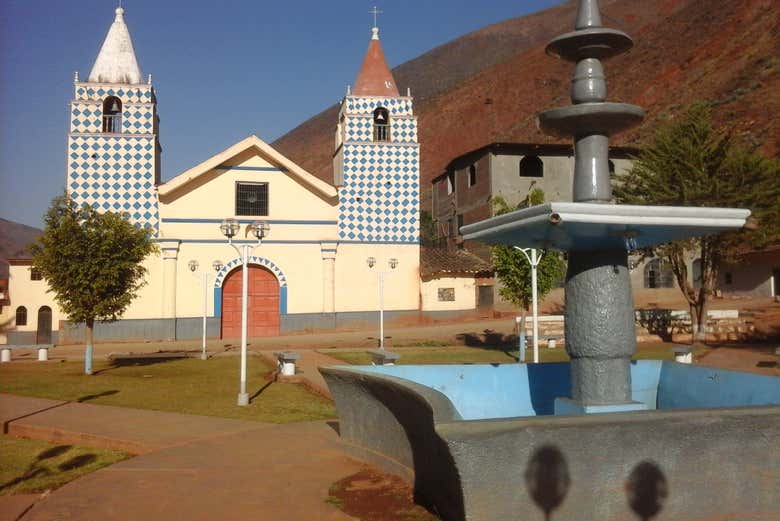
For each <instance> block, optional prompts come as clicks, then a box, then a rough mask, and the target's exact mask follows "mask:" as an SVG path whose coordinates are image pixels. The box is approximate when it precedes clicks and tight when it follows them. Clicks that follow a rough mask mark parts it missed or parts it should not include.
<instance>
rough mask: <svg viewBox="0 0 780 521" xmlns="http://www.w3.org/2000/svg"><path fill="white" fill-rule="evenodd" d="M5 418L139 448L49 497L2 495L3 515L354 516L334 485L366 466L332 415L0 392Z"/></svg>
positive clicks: (50, 433)
mask: <svg viewBox="0 0 780 521" xmlns="http://www.w3.org/2000/svg"><path fill="white" fill-rule="evenodd" d="M0 420H2V422H3V426H4V430H5V431H6V432H8V433H10V434H12V435H29V436H31V437H35V438H38V439H46V440H49V441H53V442H56V443H65V444H70V443H82V444H86V445H95V444H99V445H102V446H105V447H116V448H124V449H125V450H131V452H134V453H138V454H140V455H139V456H137V457H135V458H132V459H130V460H127V461H124V462H121V463H118V464H116V465H112V466H111V467H107V468H104V469H101V470H99V471H97V472H94V473H92V474H89V475H87V476H84V477H82V478H79V479H77V480H75V481H73V482H71V483H69V484H67V485H65V486H64V487H62V488H60V489H58V490H55V491H54V492H52V493H50V494H48V495H46V496H43V497H42V496H27V495H25V496H3V497H0V520H2V521H5V520H13V521H43V520H63V519H74V520H76V519H78V520H79V521H90V520H96V521H97V520H101V521H103V520H107V519H111V520H116V521H123V520H127V521H131V520H133V521H135V520H140V519H143V520H148V521H152V520H157V519H165V520H233V519H236V520H239V519H258V520H266V519H267V520H288V519H289V520H298V519H301V520H325V521H330V520H333V521H338V520H344V521H347V520H350V519H353V518H352V517H350V516H348V515H346V514H344V513H343V512H341V511H340V510H338V509H336V508H335V507H333V506H331V505H329V504H327V503H325V502H324V499H325V498H326V497H327V495H328V488H329V487H330V485H331V484H332V483H334V482H335V481H338V480H339V479H341V478H343V477H345V476H347V475H349V474H352V473H354V472H357V470H359V468H360V464H359V463H357V462H355V461H353V460H350V459H349V458H347V457H346V456H345V455H344V453H343V452H342V451H341V450H340V448H339V445H338V435H337V433H336V432H335V430H334V428H333V427H332V426H331V425H329V424H328V423H327V422H307V423H296V424H287V425H270V424H263V423H256V422H245V421H239V420H227V419H221V418H211V417H205V416H193V415H185V414H175V413H160V412H156V411H143V410H137V409H126V408H119V407H109V406H102V405H92V404H83V403H68V402H58V401H54V400H42V399H36V398H23V397H17V396H10V395H0ZM331 423H332V422H331ZM31 501H35V502H34V504H32V506H31V507H30V506H29V505H30V502H31ZM27 508H29V510H27V511H26V512H25V510H26V509H27ZM23 512H24V514H23V515H21V517H19V516H20V514H21V513H23Z"/></svg>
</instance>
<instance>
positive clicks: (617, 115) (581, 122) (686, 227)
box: [461, 0, 750, 251]
mask: <svg viewBox="0 0 780 521" xmlns="http://www.w3.org/2000/svg"><path fill="white" fill-rule="evenodd" d="M632 45H633V42H632V40H631V38H630V37H629V36H628V35H627V34H625V33H624V32H622V31H618V30H615V29H609V28H607V27H603V26H602V25H601V15H600V13H599V7H598V1H597V0H580V2H579V6H578V10H577V19H576V22H575V30H574V31H572V32H570V33H566V34H563V35H561V36H558V37H557V38H555V39H553V40H552V41H551V42H550V43H549V44H548V45H547V53H548V54H551V55H554V56H558V57H560V58H562V59H564V60H568V61H571V62H575V63H576V66H575V72H574V77H573V79H572V84H571V101H572V105H569V106H567V107H561V108H556V109H552V110H547V111H545V112H542V113H541V114H539V126H540V128H541V129H542V130H543V131H544V132H546V133H547V134H551V135H555V136H559V137H572V138H573V139H574V156H575V166H574V189H573V194H574V202H572V203H548V204H544V205H539V206H535V207H531V208H526V209H523V210H518V211H516V212H512V213H509V214H505V215H501V216H498V217H494V218H492V219H488V220H485V221H481V222H478V223H475V224H472V225H468V226H464V227H463V228H462V229H461V233H462V234H463V235H464V238H465V239H467V240H479V241H483V242H488V243H493V244H507V245H512V246H521V247H530V248H552V249H558V250H570V251H574V250H583V251H585V250H603V249H613V248H625V249H627V250H630V249H636V248H643V247H648V246H653V245H656V244H663V243H666V242H670V241H673V240H677V239H685V238H689V237H696V236H700V235H707V234H710V233H718V232H722V231H726V230H733V229H738V228H741V227H742V226H744V224H745V221H746V219H747V218H748V216H749V215H750V211H749V210H742V209H728V208H690V207H654V206H627V205H615V204H611V203H612V187H611V180H610V176H609V166H608V165H609V157H608V155H609V136H612V135H614V134H616V133H618V132H621V131H623V130H626V129H628V128H630V127H632V126H634V125H637V124H638V123H640V122H641V121H642V118H643V117H644V111H643V110H642V108H641V107H638V106H636V105H630V104H628V103H610V102H607V101H605V100H606V97H607V85H606V80H605V77H604V70H603V68H602V65H601V59H604V58H609V57H612V56H615V55H617V54H621V53H623V52H626V51H627V50H629V49H630V48H631V47H632Z"/></svg>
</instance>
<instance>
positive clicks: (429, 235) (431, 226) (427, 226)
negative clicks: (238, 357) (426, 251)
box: [420, 210, 436, 246]
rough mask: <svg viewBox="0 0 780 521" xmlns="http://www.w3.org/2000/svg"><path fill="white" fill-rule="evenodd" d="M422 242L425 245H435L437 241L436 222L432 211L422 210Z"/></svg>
mask: <svg viewBox="0 0 780 521" xmlns="http://www.w3.org/2000/svg"><path fill="white" fill-rule="evenodd" d="M420 242H421V243H422V245H423V246H434V245H435V242H436V223H435V222H434V220H433V216H431V212H429V211H427V210H422V211H421V212H420Z"/></svg>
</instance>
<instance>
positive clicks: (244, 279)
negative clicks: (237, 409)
mask: <svg viewBox="0 0 780 521" xmlns="http://www.w3.org/2000/svg"><path fill="white" fill-rule="evenodd" d="M241 262H242V266H241V389H240V391H239V393H238V405H249V394H248V393H247V392H246V331H247V308H248V303H247V300H248V298H249V270H248V269H247V264H248V262H249V245H248V244H244V247H243V253H242V256H241Z"/></svg>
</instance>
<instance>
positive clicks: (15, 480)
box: [0, 435, 129, 495]
mask: <svg viewBox="0 0 780 521" xmlns="http://www.w3.org/2000/svg"><path fill="white" fill-rule="evenodd" d="M0 454H2V458H0V495H4V494H14V493H17V494H21V493H31V492H43V491H45V490H50V489H55V488H57V487H61V486H62V485H64V484H65V483H67V482H69V481H72V480H74V479H76V478H77V477H79V476H83V475H84V474H89V473H90V472H94V471H96V470H98V469H100V468H103V467H106V466H108V465H111V464H113V463H116V462H117V461H122V460H124V459H127V458H128V457H129V456H128V455H127V454H125V453H124V452H119V451H113V450H104V449H93V448H88V447H77V446H73V445H54V444H51V443H47V442H44V441H37V440H24V439H18V438H13V437H11V436H7V435H0Z"/></svg>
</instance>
